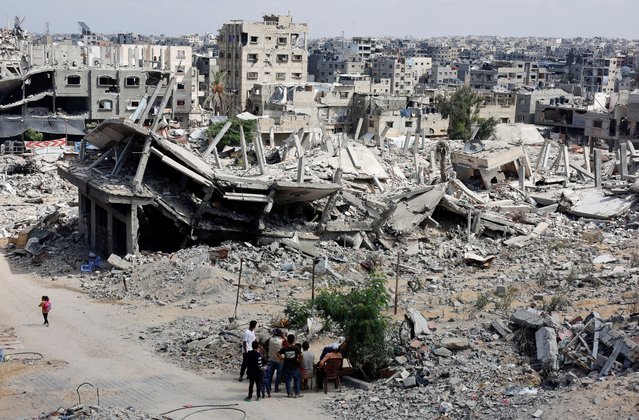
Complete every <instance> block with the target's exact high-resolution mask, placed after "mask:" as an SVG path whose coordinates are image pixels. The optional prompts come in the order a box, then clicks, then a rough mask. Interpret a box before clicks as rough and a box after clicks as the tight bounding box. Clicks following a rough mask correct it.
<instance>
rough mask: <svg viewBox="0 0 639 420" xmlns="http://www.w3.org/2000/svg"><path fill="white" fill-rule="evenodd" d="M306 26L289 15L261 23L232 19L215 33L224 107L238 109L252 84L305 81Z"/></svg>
mask: <svg viewBox="0 0 639 420" xmlns="http://www.w3.org/2000/svg"><path fill="white" fill-rule="evenodd" d="M307 38H308V26H307V25H306V24H305V23H293V18H292V17H291V16H275V15H269V16H264V18H263V21H262V22H247V21H242V20H238V21H231V22H230V23H225V24H224V25H223V26H222V29H220V32H219V35H218V45H219V50H220V56H219V59H218V63H219V66H220V69H221V70H223V71H224V72H225V74H226V81H225V83H226V86H225V89H226V92H227V93H228V103H227V109H228V112H229V113H233V112H241V111H242V110H244V109H245V107H246V100H247V99H248V98H249V95H250V93H251V88H252V87H253V85H254V84H255V83H261V84H264V83H305V82H306V74H307V66H308V53H307V50H306V43H307Z"/></svg>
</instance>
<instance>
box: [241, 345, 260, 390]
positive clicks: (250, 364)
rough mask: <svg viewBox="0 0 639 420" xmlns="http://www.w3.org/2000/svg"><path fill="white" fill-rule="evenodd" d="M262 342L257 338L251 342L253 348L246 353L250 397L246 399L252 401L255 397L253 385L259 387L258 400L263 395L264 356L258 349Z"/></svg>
mask: <svg viewBox="0 0 639 420" xmlns="http://www.w3.org/2000/svg"><path fill="white" fill-rule="evenodd" d="M259 346H260V344H259V343H258V342H257V340H255V341H253V343H252V344H251V348H252V350H251V351H249V352H248V353H247V355H246V376H247V377H248V379H249V390H248V397H246V398H245V399H244V401H251V398H253V386H256V388H257V400H258V401H259V400H260V396H261V397H263V396H264V394H263V391H262V382H263V379H262V356H261V354H260V352H259V350H258V348H259Z"/></svg>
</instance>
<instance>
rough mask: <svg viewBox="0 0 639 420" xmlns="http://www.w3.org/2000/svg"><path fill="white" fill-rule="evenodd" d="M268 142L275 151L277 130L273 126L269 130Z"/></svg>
mask: <svg viewBox="0 0 639 420" xmlns="http://www.w3.org/2000/svg"><path fill="white" fill-rule="evenodd" d="M268 141H269V145H270V146H271V149H275V129H274V128H273V127H272V126H271V128H269V129H268Z"/></svg>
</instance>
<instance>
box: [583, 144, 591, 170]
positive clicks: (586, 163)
mask: <svg viewBox="0 0 639 420" xmlns="http://www.w3.org/2000/svg"><path fill="white" fill-rule="evenodd" d="M584 168H586V170H587V171H588V172H590V146H584Z"/></svg>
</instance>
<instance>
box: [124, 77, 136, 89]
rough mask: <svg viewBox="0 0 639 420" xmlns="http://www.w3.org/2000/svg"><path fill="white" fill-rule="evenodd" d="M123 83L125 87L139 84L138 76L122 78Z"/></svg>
mask: <svg viewBox="0 0 639 420" xmlns="http://www.w3.org/2000/svg"><path fill="white" fill-rule="evenodd" d="M124 85H125V86H127V87H136V86H140V78H139V77H138V76H129V77H127V78H126V79H124Z"/></svg>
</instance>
